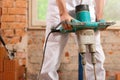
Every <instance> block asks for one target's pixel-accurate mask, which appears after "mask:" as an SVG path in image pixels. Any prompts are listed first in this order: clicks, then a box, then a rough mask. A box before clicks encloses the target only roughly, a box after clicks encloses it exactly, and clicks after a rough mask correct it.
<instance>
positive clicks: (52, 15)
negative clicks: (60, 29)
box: [46, 0, 95, 27]
mask: <svg viewBox="0 0 120 80" xmlns="http://www.w3.org/2000/svg"><path fill="white" fill-rule="evenodd" d="M65 1H66V8H67V10H68V12H69V14H70V15H71V16H73V17H74V16H75V7H76V6H77V5H80V4H88V5H89V10H90V15H91V20H92V21H94V20H95V10H94V0H82V3H81V0H65ZM46 21H47V26H49V27H50V25H57V24H58V23H59V22H60V16H59V9H58V6H57V4H56V0H49V1H48V10H47V20H46Z"/></svg>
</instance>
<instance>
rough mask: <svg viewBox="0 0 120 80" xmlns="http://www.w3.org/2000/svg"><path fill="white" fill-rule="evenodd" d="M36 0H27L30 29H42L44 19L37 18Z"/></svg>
mask: <svg viewBox="0 0 120 80" xmlns="http://www.w3.org/2000/svg"><path fill="white" fill-rule="evenodd" d="M36 5H37V0H29V13H28V15H29V19H28V20H29V28H30V29H44V28H45V26H46V21H44V20H38V18H37V15H38V13H37V6H36Z"/></svg>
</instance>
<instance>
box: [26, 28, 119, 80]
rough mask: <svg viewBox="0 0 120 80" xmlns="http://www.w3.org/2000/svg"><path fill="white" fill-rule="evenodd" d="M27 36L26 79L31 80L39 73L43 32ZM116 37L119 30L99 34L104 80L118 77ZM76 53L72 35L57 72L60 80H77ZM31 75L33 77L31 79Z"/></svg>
mask: <svg viewBox="0 0 120 80" xmlns="http://www.w3.org/2000/svg"><path fill="white" fill-rule="evenodd" d="M28 35H29V37H28V53H29V54H28V65H29V67H28V77H29V79H30V80H32V79H36V77H35V76H37V72H38V71H39V69H40V65H41V62H42V54H43V50H42V49H43V41H44V36H45V31H44V30H40V31H38V30H36V31H35V30H33V31H31V30H30V31H28ZM118 36H120V31H119V30H107V31H102V32H101V43H102V46H103V50H104V52H105V56H106V60H105V69H106V73H107V74H106V80H117V79H116V78H119V75H117V74H118V72H120V65H119V64H120V60H119V58H120V54H119V53H120V47H119V46H120V43H119V41H120V37H118ZM77 51H78V50H77V45H76V41H75V39H74V35H70V38H69V40H68V43H67V45H66V47H65V50H64V54H63V55H62V62H61V66H60V68H59V71H58V73H59V75H60V80H78V72H77V71H78V53H77ZM31 75H33V77H32V76H31ZM116 75H117V76H116ZM31 78H32V79H31ZM118 80H119V79H118Z"/></svg>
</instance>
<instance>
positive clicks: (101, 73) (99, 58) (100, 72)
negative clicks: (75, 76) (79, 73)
mask: <svg viewBox="0 0 120 80" xmlns="http://www.w3.org/2000/svg"><path fill="white" fill-rule="evenodd" d="M95 40H96V46H95V47H96V53H95V57H96V65H95V67H96V75H97V80H105V70H104V68H103V64H104V60H105V56H104V52H103V50H102V47H101V43H100V32H99V31H97V32H96V33H95ZM86 60H87V64H86V74H87V80H95V79H94V70H93V65H92V62H91V54H90V53H87V54H86Z"/></svg>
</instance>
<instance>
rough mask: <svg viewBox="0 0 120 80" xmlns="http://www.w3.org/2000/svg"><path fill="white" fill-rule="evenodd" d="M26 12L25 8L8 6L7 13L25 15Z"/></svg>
mask: <svg viewBox="0 0 120 80" xmlns="http://www.w3.org/2000/svg"><path fill="white" fill-rule="evenodd" d="M26 13H27V9H26V8H8V14H12V15H25V14H26Z"/></svg>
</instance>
